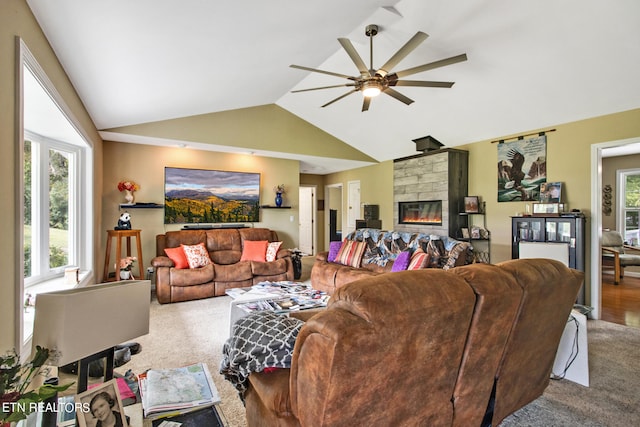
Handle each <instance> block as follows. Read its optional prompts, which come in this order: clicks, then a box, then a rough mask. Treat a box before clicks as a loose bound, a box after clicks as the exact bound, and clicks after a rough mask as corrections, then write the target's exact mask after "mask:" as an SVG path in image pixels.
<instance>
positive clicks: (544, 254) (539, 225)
mask: <svg viewBox="0 0 640 427" xmlns="http://www.w3.org/2000/svg"><path fill="white" fill-rule="evenodd" d="M585 225H586V218H585V216H584V215H583V214H575V215H571V216H535V217H512V218H511V258H512V259H518V258H534V257H536V258H554V259H559V260H561V261H564V262H566V263H567V265H568V266H569V267H571V268H574V269H576V270H580V271H585ZM563 258H566V259H563ZM578 303H579V304H584V285H583V286H582V288H581V289H580V294H579V295H578Z"/></svg>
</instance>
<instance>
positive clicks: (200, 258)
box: [180, 243, 211, 268]
mask: <svg viewBox="0 0 640 427" xmlns="http://www.w3.org/2000/svg"><path fill="white" fill-rule="evenodd" d="M180 246H182V250H183V251H184V254H185V256H186V257H187V262H188V263H189V268H199V267H204V266H205V265H209V264H211V258H209V252H207V248H205V247H204V243H199V244H197V245H180Z"/></svg>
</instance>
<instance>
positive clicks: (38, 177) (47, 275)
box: [24, 129, 82, 289]
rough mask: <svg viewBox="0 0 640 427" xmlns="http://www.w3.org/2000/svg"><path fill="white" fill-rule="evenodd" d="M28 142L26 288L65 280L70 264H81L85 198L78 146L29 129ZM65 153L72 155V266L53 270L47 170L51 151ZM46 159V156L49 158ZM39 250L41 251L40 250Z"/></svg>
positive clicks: (69, 213)
mask: <svg viewBox="0 0 640 427" xmlns="http://www.w3.org/2000/svg"><path fill="white" fill-rule="evenodd" d="M24 133H25V140H29V141H31V144H32V146H31V150H32V151H31V155H32V163H33V166H34V167H32V179H31V182H32V187H33V188H32V194H31V196H32V197H31V199H32V203H31V206H32V212H31V222H32V242H31V243H32V246H31V247H32V249H31V256H32V264H31V270H32V275H31V276H30V277H28V278H25V279H24V286H25V289H28V288H29V287H31V286H34V285H36V284H38V283H41V282H44V281H47V280H51V279H55V278H57V277H61V276H62V275H63V274H64V269H65V267H67V266H70V265H73V266H75V265H77V264H78V259H79V253H78V248H79V247H80V246H79V242H78V235H79V233H78V217H79V215H78V206H79V198H80V196H81V194H80V192H79V190H78V189H79V188H80V183H79V182H78V178H79V176H80V173H79V169H80V162H79V158H80V157H81V150H82V149H81V148H80V147H78V146H77V145H74V144H69V143H66V142H63V141H57V140H54V139H51V138H47V137H45V136H42V135H38V134H36V133H33V132H31V131H29V130H26V129H25V131H24ZM52 149H53V150H58V151H63V152H65V153H67V154H68V155H69V177H68V180H69V182H68V186H69V200H68V203H69V212H68V215H69V224H68V227H69V229H68V233H69V241H68V251H69V253H68V256H69V258H68V263H67V265H65V266H61V267H57V268H50V267H49V264H50V262H49V228H48V226H47V227H44V226H43V224H47V225H48V222H49V221H48V217H49V212H50V209H49V208H50V206H49V200H50V197H49V191H48V188H49V174H48V170H47V166H48V152H49V150H52ZM45 156H46V157H45ZM35 248H39V249H40V250H38V251H36V250H34V249H35Z"/></svg>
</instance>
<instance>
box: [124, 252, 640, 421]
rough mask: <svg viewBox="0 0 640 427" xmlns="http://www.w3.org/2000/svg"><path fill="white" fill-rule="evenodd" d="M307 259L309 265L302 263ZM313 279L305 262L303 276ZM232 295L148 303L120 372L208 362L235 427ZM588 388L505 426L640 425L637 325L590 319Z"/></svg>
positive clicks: (559, 390) (239, 414)
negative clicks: (229, 366)
mask: <svg viewBox="0 0 640 427" xmlns="http://www.w3.org/2000/svg"><path fill="white" fill-rule="evenodd" d="M305 264H307V263H305ZM306 278H308V266H306V267H305V269H304V270H303V279H306ZM230 301H231V299H230V298H229V297H217V298H210V299H206V300H199V301H190V302H185V303H178V304H168V305H160V304H158V303H157V301H155V299H154V300H153V301H152V303H151V326H150V332H149V334H148V335H146V336H144V337H140V338H139V339H138V340H137V341H138V342H140V343H141V344H142V352H141V353H140V354H137V355H134V356H133V357H132V359H131V361H130V362H129V363H127V364H125V365H123V366H121V367H120V368H118V369H117V371H118V372H120V373H124V372H125V371H126V370H127V369H132V370H133V371H134V372H136V373H140V372H144V371H145V370H147V369H149V368H168V367H177V366H184V365H188V364H191V363H195V362H205V363H207V364H208V366H209V368H210V370H211V373H212V376H213V379H214V382H215V384H216V387H217V388H218V391H219V392H220V396H221V398H222V405H221V408H222V411H223V412H224V415H225V417H226V419H227V421H228V423H229V426H230V427H242V426H246V421H245V417H244V407H243V405H242V403H241V401H240V400H239V398H238V397H237V394H236V392H235V389H234V388H233V387H232V386H231V385H230V383H228V382H227V381H225V380H224V379H223V377H222V376H221V375H220V374H219V373H218V369H219V363H220V360H221V352H222V345H223V343H224V341H225V340H226V338H227V337H228V331H229V302H230ZM588 341H589V365H590V382H591V387H589V388H587V387H583V386H581V385H578V384H575V383H573V382H570V381H567V380H561V381H552V383H551V385H550V386H549V387H548V388H547V390H546V392H545V394H544V395H543V396H542V397H541V398H539V399H537V400H536V401H534V402H532V403H531V404H530V405H528V406H527V407H525V408H523V409H521V410H520V411H518V412H517V413H515V414H513V415H511V416H510V417H509V418H507V419H506V420H505V422H504V423H503V424H502V425H503V426H509V427H512V426H535V427H538V426H539V427H548V426H609V427H617V426H634V425H640V398H639V396H640V392H639V390H640V351H639V349H640V329H634V328H629V327H624V326H620V325H615V324H612V323H607V322H602V321H589V322H588Z"/></svg>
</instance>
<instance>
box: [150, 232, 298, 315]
mask: <svg viewBox="0 0 640 427" xmlns="http://www.w3.org/2000/svg"><path fill="white" fill-rule="evenodd" d="M247 240H267V241H269V242H277V241H279V240H278V234H277V233H276V232H275V231H274V230H270V229H267V228H237V229H236V228H220V229H211V230H180V231H168V232H167V233H165V234H159V235H157V236H156V255H157V256H156V257H155V258H154V259H152V260H151V265H152V266H153V268H154V269H155V276H156V294H157V298H158V302H159V303H161V304H165V303H171V302H180V301H189V300H194V299H201V298H209V297H213V296H221V295H225V291H226V290H227V289H229V288H240V287H247V286H252V285H255V284H257V283H259V282H262V281H267V280H268V281H280V280H293V263H292V261H291V251H290V250H288V249H282V248H281V249H280V250H279V251H278V254H277V257H276V260H275V261H272V262H256V261H240V258H241V256H242V247H243V242H245V241H247ZM199 243H204V244H205V246H206V248H207V250H208V251H209V257H210V258H211V261H212V264H209V265H207V266H205V267H201V268H196V269H189V268H187V269H177V268H174V264H173V261H171V259H169V257H167V256H166V255H165V252H164V249H165V248H176V247H179V246H180V245H181V244H183V245H197V244H199Z"/></svg>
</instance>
